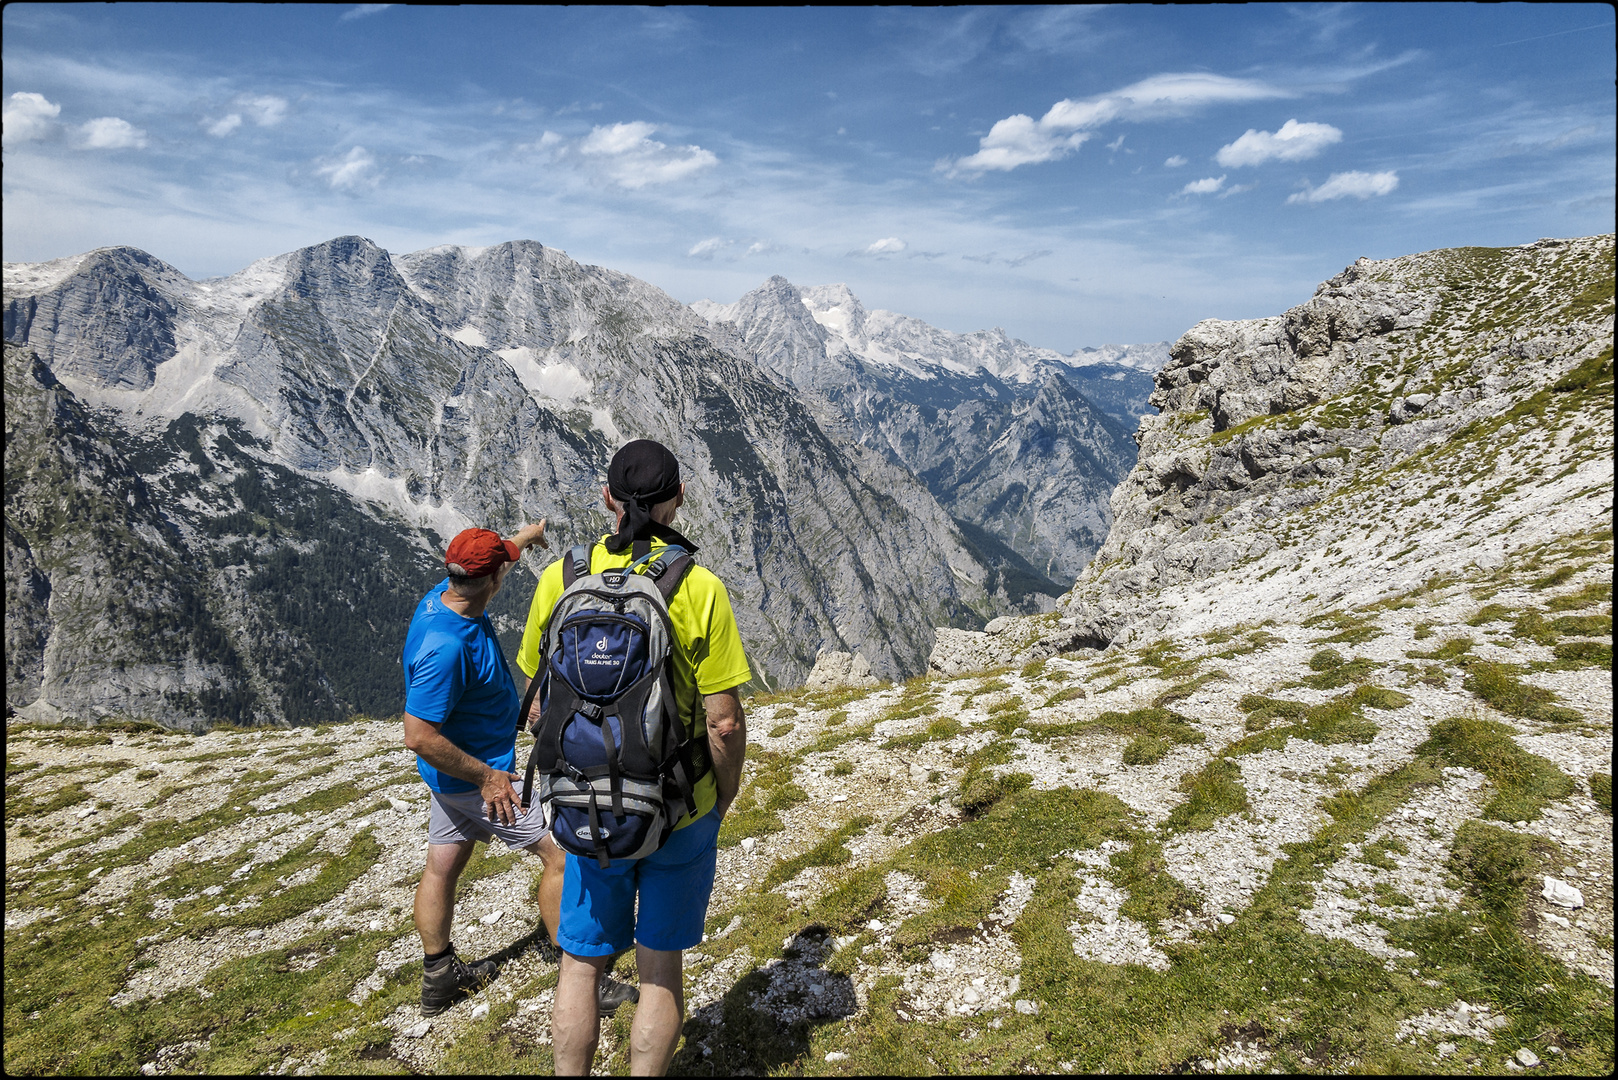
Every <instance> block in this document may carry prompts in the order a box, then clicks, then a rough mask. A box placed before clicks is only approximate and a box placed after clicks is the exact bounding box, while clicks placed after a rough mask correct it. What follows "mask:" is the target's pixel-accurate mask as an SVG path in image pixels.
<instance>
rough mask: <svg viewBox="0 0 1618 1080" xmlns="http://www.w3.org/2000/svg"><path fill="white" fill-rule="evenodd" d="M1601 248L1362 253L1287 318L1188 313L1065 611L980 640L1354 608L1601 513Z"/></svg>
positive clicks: (1083, 639) (1605, 302)
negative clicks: (1192, 322)
mask: <svg viewBox="0 0 1618 1080" xmlns="http://www.w3.org/2000/svg"><path fill="white" fill-rule="evenodd" d="M1612 253H1613V240H1612V237H1611V236H1605V237H1590V238H1585V239H1579V240H1570V241H1564V240H1554V241H1541V242H1539V243H1537V244H1532V245H1528V246H1526V247H1521V248H1506V249H1481V248H1463V249H1456V250H1446V251H1434V252H1427V253H1424V254H1420V255H1412V256H1406V257H1404V258H1400V259H1392V260H1387V261H1383V262H1373V261H1371V260H1368V259H1361V260H1359V261H1358V262H1356V263H1355V264H1354V265H1353V266H1350V267H1348V268H1347V269H1346V270H1344V272H1343V273H1341V274H1339V275H1338V276H1336V277H1334V278H1332V279H1331V280H1330V281H1327V282H1325V283H1324V284H1323V285H1321V286H1320V288H1319V289H1318V290H1316V293H1315V295H1314V297H1313V298H1311V299H1310V300H1309V301H1307V302H1306V303H1304V304H1301V305H1299V306H1298V307H1296V308H1293V309H1291V310H1290V311H1288V312H1287V313H1286V314H1284V315H1281V316H1274V317H1270V318H1265V319H1256V320H1251V321H1247V322H1223V321H1219V320H1207V321H1204V322H1201V323H1198V324H1197V325H1196V326H1195V327H1193V328H1192V329H1191V330H1190V331H1188V332H1187V333H1186V334H1185V335H1184V336H1183V337H1181V338H1180V339H1179V341H1177V342H1175V344H1174V346H1173V349H1172V354H1171V355H1172V358H1171V361H1170V363H1169V365H1168V366H1167V367H1166V368H1164V370H1163V371H1162V372H1160V373H1159V374H1158V376H1157V389H1156V391H1155V392H1154V394H1153V396H1152V402H1153V404H1155V405H1157V406H1158V407H1159V408H1160V409H1162V413H1161V415H1159V416H1156V417H1147V418H1146V419H1144V420H1143V421H1142V422H1141V426H1140V428H1139V430H1138V431H1137V433H1136V436H1135V437H1136V441H1137V442H1138V444H1139V447H1140V458H1139V461H1138V463H1137V464H1136V465H1135V467H1134V469H1133V470H1132V471H1131V472H1130V474H1129V476H1128V478H1127V479H1126V480H1125V481H1124V482H1123V483H1121V484H1120V485H1119V486H1118V488H1117V489H1116V490H1115V491H1114V493H1113V496H1112V502H1111V509H1112V517H1113V525H1112V531H1111V532H1110V533H1109V535H1108V537H1107V540H1106V543H1105V544H1104V545H1103V546H1102V548H1101V550H1100V551H1099V552H1098V553H1097V555H1096V557H1095V559H1094V561H1092V562H1091V564H1090V565H1089V566H1088V567H1086V569H1085V571H1084V573H1083V574H1081V575H1080V576H1079V578H1078V581H1077V584H1076V585H1075V587H1074V589H1073V591H1072V592H1071V593H1070V594H1069V595H1068V596H1066V597H1065V598H1064V601H1063V603H1062V605H1061V606H1060V609H1059V615H1060V626H1059V627H1058V628H1057V629H1055V631H1054V632H1041V633H1039V634H1037V635H1036V641H1035V642H1034V643H1028V642H1023V641H1017V642H1011V641H1005V642H1001V643H998V645H997V644H996V643H994V642H992V641H991V640H990V639H989V638H984V639H982V640H981V641H980V643H979V644H978V645H977V646H975V647H977V648H979V650H980V651H983V650H987V651H988V653H989V654H991V655H992V656H998V657H1000V662H1008V661H1009V660H1010V659H1011V658H1013V657H1015V656H1021V655H1049V654H1051V653H1055V652H1060V651H1064V650H1067V649H1072V648H1082V647H1086V643H1089V644H1091V645H1093V644H1098V643H1099V644H1105V643H1108V642H1115V641H1131V640H1140V639H1142V638H1144V637H1152V636H1157V635H1159V634H1162V633H1165V632H1168V631H1170V630H1174V631H1175V632H1177V633H1186V632H1191V631H1195V630H1196V629H1197V628H1198V627H1203V626H1209V625H1213V624H1214V623H1216V622H1217V621H1218V620H1219V619H1220V618H1224V619H1226V620H1229V619H1230V618H1232V617H1233V616H1239V617H1240V618H1242V619H1245V620H1249V621H1252V622H1254V623H1258V622H1261V621H1263V619H1264V618H1266V617H1267V615H1266V612H1267V611H1270V610H1273V609H1274V608H1275V607H1277V606H1278V605H1286V606H1289V607H1297V606H1303V607H1308V606H1310V605H1314V606H1325V605H1332V606H1340V605H1353V604H1363V603H1366V602H1369V601H1373V600H1376V599H1379V598H1381V597H1385V596H1387V595H1388V594H1389V593H1390V592H1394V591H1398V590H1403V589H1409V588H1412V587H1415V586H1417V585H1419V583H1420V582H1421V581H1423V580H1425V579H1426V578H1427V577H1429V576H1431V575H1432V574H1434V573H1448V572H1455V571H1458V570H1460V569H1462V568H1463V567H1465V566H1468V565H1484V564H1486V563H1490V562H1492V563H1493V565H1496V566H1498V565H1500V564H1501V563H1502V562H1503V560H1504V559H1505V558H1506V557H1507V556H1506V552H1507V551H1508V550H1509V548H1511V547H1513V546H1515V545H1517V544H1518V543H1520V541H1521V538H1522V537H1523V536H1524V535H1525V530H1526V531H1531V532H1533V533H1535V534H1542V535H1543V536H1544V537H1547V538H1548V537H1551V536H1554V535H1559V534H1562V533H1565V532H1567V531H1569V530H1574V531H1576V530H1577V529H1580V528H1584V527H1587V522H1588V521H1590V520H1599V519H1600V518H1601V517H1602V516H1603V515H1604V514H1605V509H1604V507H1603V506H1602V505H1600V503H1601V499H1603V498H1604V496H1600V497H1599V498H1598V497H1597V495H1598V493H1599V492H1601V491H1603V490H1608V489H1610V475H1611V459H1610V457H1604V456H1602V455H1600V454H1598V453H1595V452H1593V449H1592V443H1590V442H1587V441H1584V440H1585V439H1587V438H1588V436H1586V435H1578V433H1579V432H1581V431H1589V432H1591V433H1594V432H1595V431H1596V430H1597V429H1598V428H1600V426H1601V422H1600V419H1599V414H1600V413H1603V412H1605V411H1606V410H1608V409H1610V406H1611V401H1610V389H1609V390H1607V391H1606V393H1607V395H1608V396H1606V397H1604V396H1603V392H1602V388H1603V387H1608V388H1610V386H1611V381H1610V380H1611V374H1610V372H1611V367H1610V365H1611V349H1612V333H1613V319H1612V306H1611V282H1612ZM1603 365H1605V366H1603ZM1603 372H1605V374H1603ZM1603 380H1605V382H1603ZM1575 436H1577V438H1575ZM1604 440H1605V437H1600V438H1599V439H1598V441H1600V442H1601V443H1602V444H1603V445H1605V441H1604ZM1597 473H1601V474H1602V476H1605V477H1606V480H1605V481H1604V482H1605V484H1606V485H1608V487H1607V488H1603V487H1602V482H1603V481H1602V476H1598V475H1597ZM1508 496H1509V498H1508ZM1428 526H1431V527H1430V528H1429V527H1428ZM1026 625H1028V626H1029V627H1030V628H1031V630H1030V632H1031V633H1032V632H1033V631H1034V630H1037V628H1038V624H1035V623H1032V622H1030V623H1027V624H1026ZM956 638H958V635H955V636H952V643H950V644H949V645H948V646H947V648H946V649H945V652H946V654H953V653H956V652H959V651H960V649H961V647H962V646H961V645H960V643H959V641H958V640H955V639H956ZM941 647H943V646H941Z"/></svg>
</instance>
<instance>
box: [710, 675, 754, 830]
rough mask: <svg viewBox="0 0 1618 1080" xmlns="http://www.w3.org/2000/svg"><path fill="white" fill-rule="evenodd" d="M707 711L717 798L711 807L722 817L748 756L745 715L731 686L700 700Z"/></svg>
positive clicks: (730, 801)
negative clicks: (717, 792)
mask: <svg viewBox="0 0 1618 1080" xmlns="http://www.w3.org/2000/svg"><path fill="white" fill-rule="evenodd" d="M703 706H704V707H705V708H706V710H707V713H708V752H709V753H710V754H711V755H712V756H713V774H714V784H715V785H716V786H717V787H718V788H719V801H718V802H717V803H715V804H714V808H715V809H716V810H718V811H719V816H720V817H724V816H725V813H726V811H728V810H729V809H730V804H731V803H732V802H734V801H736V792H737V791H738V790H739V789H740V788H741V784H742V759H743V758H745V757H746V756H747V718H746V717H745V716H744V715H743V713H742V699H741V695H740V694H738V693H737V692H736V691H735V689H734V688H732V689H730V690H724V691H721V692H720V693H717V694H709V695H708V696H707V697H706V698H705V699H703Z"/></svg>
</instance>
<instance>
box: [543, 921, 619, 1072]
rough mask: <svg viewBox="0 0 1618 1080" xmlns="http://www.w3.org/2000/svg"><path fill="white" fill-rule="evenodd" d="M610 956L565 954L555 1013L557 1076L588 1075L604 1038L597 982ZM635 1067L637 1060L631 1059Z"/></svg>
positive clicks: (553, 1045)
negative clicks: (597, 1008) (600, 1042)
mask: <svg viewBox="0 0 1618 1080" xmlns="http://www.w3.org/2000/svg"><path fill="white" fill-rule="evenodd" d="M610 959H612V958H611V957H609V956H574V955H573V954H572V953H569V952H564V953H563V954H562V963H561V966H560V969H559V971H558V973H557V978H556V1008H555V1010H554V1011H553V1012H552V1013H551V1051H552V1057H553V1059H554V1061H555V1063H556V1075H557V1076H588V1075H589V1074H590V1066H591V1065H593V1064H594V1063H595V1056H596V1043H597V1042H598V1041H600V1038H601V1017H600V1016H599V1015H598V1013H597V1010H596V983H597V980H599V979H600V977H601V972H602V969H604V968H605V967H606V966H607V961H608V960H610ZM630 1064H631V1067H633V1064H634V1061H633V1057H632V1058H631V1062H630Z"/></svg>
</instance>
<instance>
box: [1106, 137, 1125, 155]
mask: <svg viewBox="0 0 1618 1080" xmlns="http://www.w3.org/2000/svg"><path fill="white" fill-rule="evenodd" d="M1128 137H1129V136H1128V135H1127V134H1124V135H1120V136H1118V137H1117V138H1116V139H1114V140H1112V142H1110V143H1108V144H1107V149H1108V150H1111V151H1113V152H1114V153H1117V151H1118V148H1119V147H1120V146H1122V145H1124V140H1125V139H1126V138H1128Z"/></svg>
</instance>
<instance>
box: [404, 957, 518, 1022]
mask: <svg viewBox="0 0 1618 1080" xmlns="http://www.w3.org/2000/svg"><path fill="white" fill-rule="evenodd" d="M499 972H500V967H499V965H498V964H496V963H495V962H494V961H493V960H480V961H478V962H477V963H475V964H468V963H467V962H466V961H465V960H462V959H461V958H460V957H459V956H456V955H455V954H453V953H451V954H450V957H449V960H448V961H447V962H445V963H442V964H440V965H438V966H437V967H435V968H429V969H427V970H425V971H423V972H422V975H421V1015H423V1016H437V1015H438V1014H439V1013H441V1012H443V1011H444V1010H445V1009H447V1008H449V1007H450V1006H451V1005H453V1004H455V1003H456V1002H457V1001H459V1000H461V998H463V997H465V996H467V995H468V994H474V993H476V992H477V991H479V990H482V989H483V988H484V987H485V986H488V985H489V984H490V983H491V982H493V981H494V977H495V976H496V975H497V974H499Z"/></svg>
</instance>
